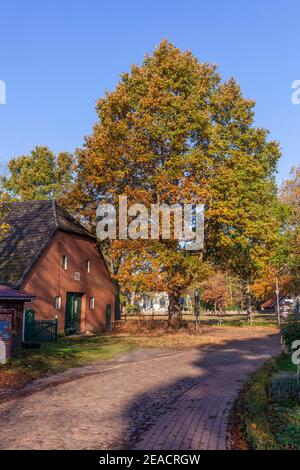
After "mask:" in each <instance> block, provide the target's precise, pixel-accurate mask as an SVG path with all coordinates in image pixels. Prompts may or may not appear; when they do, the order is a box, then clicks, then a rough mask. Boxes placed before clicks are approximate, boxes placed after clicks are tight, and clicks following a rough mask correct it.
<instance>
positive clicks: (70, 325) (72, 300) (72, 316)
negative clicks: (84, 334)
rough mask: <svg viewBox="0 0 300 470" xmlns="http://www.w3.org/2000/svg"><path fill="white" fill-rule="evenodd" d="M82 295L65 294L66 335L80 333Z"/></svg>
mask: <svg viewBox="0 0 300 470" xmlns="http://www.w3.org/2000/svg"><path fill="white" fill-rule="evenodd" d="M82 297H83V294H78V293H75V292H68V293H67V309H66V321H65V330H66V332H67V333H75V332H80V322H81V307H82Z"/></svg>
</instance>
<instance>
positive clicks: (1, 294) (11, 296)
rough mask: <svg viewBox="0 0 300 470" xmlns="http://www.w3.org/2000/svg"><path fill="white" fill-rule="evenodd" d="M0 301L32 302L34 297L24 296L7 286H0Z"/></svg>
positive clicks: (23, 293)
mask: <svg viewBox="0 0 300 470" xmlns="http://www.w3.org/2000/svg"><path fill="white" fill-rule="evenodd" d="M0 299H1V300H24V301H28V300H33V299H34V297H33V296H32V295H29V294H26V292H23V291H21V290H17V289H12V288H11V287H8V286H1V285H0Z"/></svg>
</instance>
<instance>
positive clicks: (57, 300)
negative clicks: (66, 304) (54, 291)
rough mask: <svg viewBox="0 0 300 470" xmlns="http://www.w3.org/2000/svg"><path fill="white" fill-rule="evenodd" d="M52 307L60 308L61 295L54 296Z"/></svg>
mask: <svg viewBox="0 0 300 470" xmlns="http://www.w3.org/2000/svg"><path fill="white" fill-rule="evenodd" d="M54 308H55V309H56V310H60V309H61V297H60V296H57V297H55V299H54Z"/></svg>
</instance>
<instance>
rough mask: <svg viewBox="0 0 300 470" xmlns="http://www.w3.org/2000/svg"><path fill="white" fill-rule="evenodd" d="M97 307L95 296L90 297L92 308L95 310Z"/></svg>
mask: <svg viewBox="0 0 300 470" xmlns="http://www.w3.org/2000/svg"><path fill="white" fill-rule="evenodd" d="M94 308H95V297H90V309H91V310H94Z"/></svg>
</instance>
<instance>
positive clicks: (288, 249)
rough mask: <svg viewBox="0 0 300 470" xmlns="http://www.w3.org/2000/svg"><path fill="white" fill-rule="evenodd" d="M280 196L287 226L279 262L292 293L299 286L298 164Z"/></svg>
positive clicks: (299, 191)
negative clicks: (286, 215)
mask: <svg viewBox="0 0 300 470" xmlns="http://www.w3.org/2000/svg"><path fill="white" fill-rule="evenodd" d="M280 197H281V200H282V201H283V203H284V204H285V205H286V207H287V210H288V217H287V227H286V231H285V236H284V239H283V244H282V247H281V253H280V254H281V263H282V264H283V262H284V261H285V263H286V265H285V268H286V273H287V275H286V281H287V282H286V283H287V285H286V288H287V289H288V290H289V291H290V292H291V293H293V294H298V293H299V288H300V166H298V167H294V168H292V170H291V177H290V178H289V179H288V180H286V181H285V182H284V183H283V185H282V188H281V192H280Z"/></svg>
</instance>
